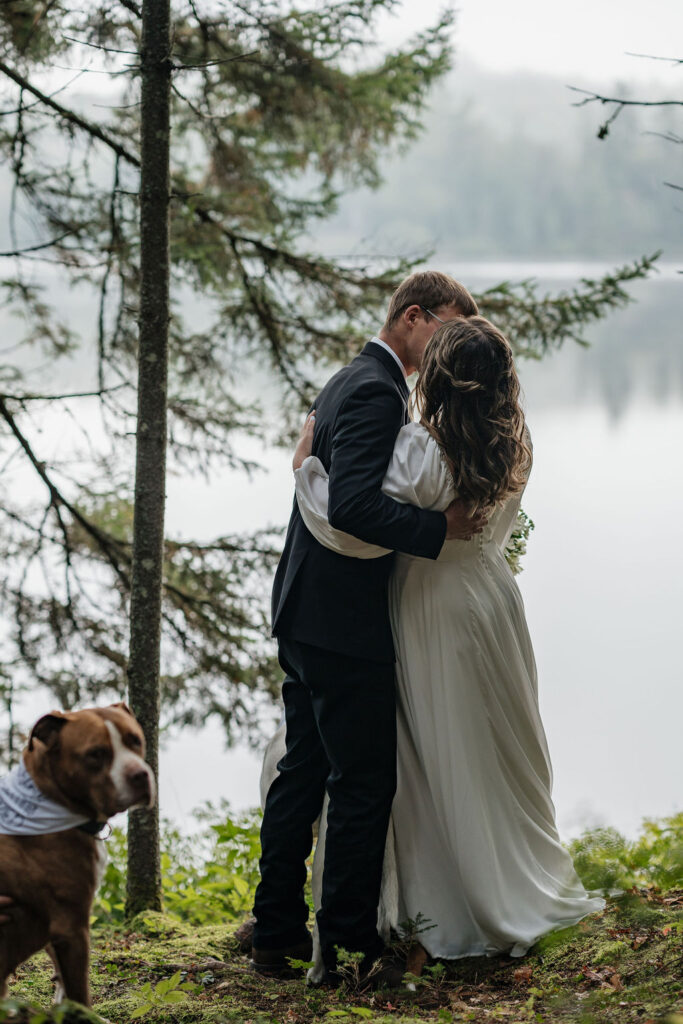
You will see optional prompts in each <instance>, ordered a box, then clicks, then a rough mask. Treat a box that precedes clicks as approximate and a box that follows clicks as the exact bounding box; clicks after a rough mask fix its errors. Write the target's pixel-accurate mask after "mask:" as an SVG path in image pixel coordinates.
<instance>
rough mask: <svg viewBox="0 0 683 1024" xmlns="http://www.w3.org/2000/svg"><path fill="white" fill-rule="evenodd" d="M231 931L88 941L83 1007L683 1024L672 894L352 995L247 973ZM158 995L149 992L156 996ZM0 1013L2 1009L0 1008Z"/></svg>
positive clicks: (151, 1014)
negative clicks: (506, 952)
mask: <svg viewBox="0 0 683 1024" xmlns="http://www.w3.org/2000/svg"><path fill="white" fill-rule="evenodd" d="M233 931H234V926H230V927H220V926H207V927H202V928H191V927H188V926H187V925H186V924H183V923H181V922H178V921H176V920H175V919H172V918H169V917H164V916H162V915H157V914H145V915H140V916H139V917H138V918H137V919H136V920H135V921H134V922H133V927H132V928H131V929H129V930H127V931H105V930H101V931H96V932H95V933H94V935H93V953H92V965H91V979H92V987H93V997H94V1004H95V1009H96V1011H97V1012H98V1014H100V1015H101V1016H102V1017H104V1018H106V1019H108V1020H109V1021H111V1022H112V1024H128V1022H129V1021H131V1020H132V1019H134V1014H135V1011H136V1010H137V1011H138V1014H142V1016H139V1017H138V1019H142V1020H143V1021H149V1022H155V1024H195V1022H196V1024H200V1022H201V1024H221V1022H222V1024H233V1022H243V1024H249V1022H251V1024H315V1022H317V1021H323V1020H327V1021H328V1022H334V1021H336V1020H339V1021H342V1020H344V1015H346V1020H347V1021H354V1020H355V1021H360V1020H362V1019H367V1020H368V1021H370V1022H371V1024H408V1022H418V1021H436V1022H439V1024H449V1022H460V1021H473V1022H475V1024H483V1022H484V1021H486V1022H488V1021H496V1020H501V1021H507V1022H510V1024H517V1022H529V1021H537V1022H539V1024H542V1022H558V1024H612V1022H615V1024H616V1022H619V1024H627V1022H634V1024H635V1022H639V1024H649V1022H655V1021H657V1022H659V1021H665V1020H666V1021H668V1022H671V1024H683V983H682V980H681V979H682V977H683V890H681V889H678V890H671V891H669V892H668V893H660V892H657V891H656V890H634V891H632V892H630V893H628V894H626V895H624V896H622V897H620V898H619V899H612V900H610V901H609V904H608V907H607V909H606V910H605V911H604V912H603V913H602V914H599V915H594V916H593V917H591V918H589V919H587V920H586V921H584V922H581V924H579V925H578V926H576V927H575V928H570V929H566V930H565V931H562V932H557V933H554V934H552V935H550V936H547V937H546V938H544V939H543V940H541V941H540V942H539V943H538V944H537V945H536V946H535V947H534V949H533V950H532V951H531V952H530V953H529V954H528V955H527V956H526V957H524V958H522V959H515V960H512V959H509V958H507V957H500V958H493V959H486V958H476V959H470V960H461V961H457V962H453V963H450V964H448V965H447V970H446V971H445V972H443V973H442V974H441V975H440V974H439V971H438V970H437V971H436V973H435V972H434V971H433V969H432V970H430V969H429V968H428V969H427V971H426V973H425V974H424V976H423V977H422V979H420V981H419V982H418V983H417V986H416V988H415V990H414V991H411V990H409V989H408V988H404V989H402V990H400V991H396V992H382V993H374V994H373V993H369V992H368V993H363V992H358V991H353V990H352V989H351V988H349V987H342V989H340V990H338V991H329V990H325V989H319V990H311V989H307V988H306V987H305V985H304V982H303V980H292V981H275V980H266V979H263V978H261V977H258V976H256V975H253V974H251V973H250V972H249V970H248V961H247V959H246V958H245V957H244V956H242V955H240V953H239V952H238V950H237V947H236V943H235V940H234V939H233V938H232V933H233ZM178 972H183V973H182V980H183V981H184V982H185V981H189V982H192V983H194V986H195V991H193V992H192V993H187V992H186V993H185V994H184V995H183V996H178V997H177V1000H178V1001H176V1002H173V1003H168V1004H165V1003H160V1004H159V1005H157V1006H155V1007H151V1008H148V1009H147V1010H146V1012H144V1013H143V1012H142V1011H143V1008H144V1007H145V1005H146V1003H147V1002H148V1000H146V998H145V996H144V985H145V984H146V983H150V984H151V986H152V989H154V987H155V986H156V985H157V984H158V983H159V982H160V981H162V980H163V979H167V978H170V977H171V976H173V975H174V974H177V973H178ZM50 973H51V971H50V963H49V961H48V959H47V957H46V956H45V955H44V954H40V955H39V956H37V957H35V958H34V959H33V960H32V961H31V962H30V963H28V964H25V965H24V966H23V967H22V968H21V969H20V970H19V971H18V973H17V976H16V978H15V979H14V980H13V982H12V984H11V986H10V995H11V997H12V1001H13V1002H14V1005H15V1010H14V1012H13V1014H12V1015H11V1016H5V1017H3V1014H2V1011H0V1020H3V1019H6V1020H13V1021H17V1022H21V1024H28V1022H29V1021H31V1020H32V1017H31V1013H30V1012H28V1011H27V1010H26V1009H19V1002H18V1001H21V1002H24V1003H25V1004H31V1005H32V1006H33V1007H36V1008H38V1007H39V1008H41V1009H42V1010H43V1011H46V1010H47V1009H48V1007H49V1004H50V997H51V983H50ZM161 998H162V996H161V995H159V999H161ZM0 1005H2V1004H0ZM86 1019H87V1018H86V1017H85V1015H82V1014H80V1013H79V1011H78V1010H77V1009H76V1008H72V1009H70V1010H68V1011H67V1010H66V1008H64V1009H63V1010H62V1012H61V1013H59V1012H56V1011H49V1013H48V1015H46V1016H43V1015H42V1014H41V1015H40V1016H38V1017H34V1020H35V1021H36V1022H37V1024H38V1022H39V1024H51V1022H53V1021H54V1022H58V1024H72V1022H73V1024H75V1022H76V1021H85V1020H86Z"/></svg>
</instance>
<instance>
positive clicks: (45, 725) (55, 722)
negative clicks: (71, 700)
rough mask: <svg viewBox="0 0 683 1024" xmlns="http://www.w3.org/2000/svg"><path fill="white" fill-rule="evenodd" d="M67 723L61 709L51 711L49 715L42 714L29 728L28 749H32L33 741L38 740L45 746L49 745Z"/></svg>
mask: <svg viewBox="0 0 683 1024" xmlns="http://www.w3.org/2000/svg"><path fill="white" fill-rule="evenodd" d="M66 723H67V717H66V715H64V714H63V713H62V712H61V711H53V712H52V713H51V714H49V715H43V717H42V718H39V719H38V721H37V722H36V724H35V725H34V726H33V728H32V729H31V735H30V736H29V738H28V749H29V750H33V741H34V740H40V742H41V743H44V744H45V746H46V747H47V746H49V745H50V743H53V742H54V741H55V739H56V738H57V737H58V736H59V734H60V732H61V731H62V729H63V728H64V726H65V725H66Z"/></svg>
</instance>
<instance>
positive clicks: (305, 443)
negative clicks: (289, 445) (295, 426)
mask: <svg viewBox="0 0 683 1024" xmlns="http://www.w3.org/2000/svg"><path fill="white" fill-rule="evenodd" d="M314 430H315V410H314V411H313V412H310V413H309V414H308V416H307V417H306V422H305V423H304V425H303V427H302V428H301V433H300V434H299V440H298V443H297V446H296V448H295V449H294V458H293V459H292V469H301V467H302V465H303V461H304V459H307V458H308V456H309V455H310V454H311V452H312V451H313V431H314Z"/></svg>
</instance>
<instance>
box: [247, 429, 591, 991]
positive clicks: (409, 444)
mask: <svg viewBox="0 0 683 1024" xmlns="http://www.w3.org/2000/svg"><path fill="white" fill-rule="evenodd" d="M295 476H296V492H297V499H298V503H299V508H300V510H301V514H302V516H303V519H304V522H305V523H306V526H307V527H308V529H309V530H310V531H311V532H312V533H313V535H314V536H315V537H316V539H317V540H318V541H319V542H320V543H321V544H324V545H325V546H326V547H329V548H332V549H334V550H335V551H338V552H340V553H341V554H344V555H348V556H351V557H357V558H372V557H377V556H379V555H382V554H386V550H385V549H383V548H379V547H376V546H373V545H369V544H365V543H363V542H362V541H360V540H358V539H357V538H354V537H350V536H349V535H348V534H344V533H341V532H340V531H337V530H334V529H332V527H330V525H329V523H328V521H327V485H328V478H327V474H326V472H325V469H324V467H323V465H322V463H321V462H320V461H319V460H318V459H317V458H315V457H312V456H311V457H309V458H308V459H306V460H305V462H304V464H303V466H302V467H301V469H299V470H297V472H296V474H295ZM382 490H383V491H384V492H385V493H386V494H388V495H389V496H390V497H392V498H394V499H396V500H397V501H400V502H410V503H412V504H414V505H418V506H420V507H422V508H429V509H437V510H443V509H445V508H446V507H447V506H448V505H449V504H450V502H451V501H452V500H453V498H454V496H455V495H454V489H453V482H452V478H451V474H450V472H449V470H448V468H447V465H446V462H445V460H444V458H443V456H442V453H441V450H440V449H439V447H438V445H437V444H436V443H435V441H434V440H433V439H432V438H431V437H430V435H429V434H428V432H427V431H426V430H425V429H424V428H423V427H421V426H420V425H419V424H415V423H410V424H408V425H407V426H405V427H403V429H402V430H401V431H400V433H399V435H398V438H397V440H396V445H395V448H394V454H393V458H392V460H391V462H390V464H389V468H388V470H387V473H386V476H385V479H384V483H383V485H382ZM520 500H521V495H515V496H513V497H511V498H509V499H508V500H507V501H506V502H504V503H503V504H502V505H500V506H498V507H497V508H496V509H495V511H494V512H493V514H492V515H491V517H490V519H489V522H488V525H487V526H486V528H485V530H484V532H483V533H482V534H480V535H479V536H478V537H476V538H475V539H473V540H471V541H457V540H454V541H446V542H445V543H444V546H443V549H442V551H441V553H440V555H439V557H438V559H437V560H436V561H432V560H429V559H424V558H416V557H413V556H411V555H405V554H400V553H399V554H397V556H396V563H395V567H394V570H393V574H392V577H391V582H390V593H389V603H390V614H391V623H392V629H393V634H394V643H395V649H396V678H397V714H398V787H397V792H396V797H395V799H394V803H393V808H392V819H391V823H390V827H389V836H388V841H387V852H386V857H385V865H384V877H383V882H382V896H381V904H380V911H379V926H380V930H381V931H383V932H384V933H385V934H386V933H387V931H388V928H389V927H394V928H396V926H397V925H398V924H399V923H400V922H403V921H406V920H408V919H412V920H415V919H416V918H417V917H418V915H422V917H423V918H427V919H428V925H430V926H432V927H430V928H429V930H425V931H424V932H422V933H421V934H420V936H419V941H420V942H421V943H422V945H423V946H424V947H425V949H426V950H427V951H428V953H430V954H431V955H432V956H435V957H444V958H447V959H455V958H459V957H465V956H477V955H482V954H494V953H498V952H503V951H505V952H508V953H509V954H510V955H511V956H521V955H523V954H524V953H525V952H526V951H527V950H528V948H529V947H530V946H531V945H532V944H533V943H534V942H535V941H536V939H538V938H539V937H540V936H541V935H543V934H545V933H546V932H549V931H551V930H553V929H556V928H560V927H563V926H567V925H570V924H574V923H576V922H577V921H579V920H580V919H581V918H583V917H585V916H586V915H587V914H591V913H593V912H595V911H598V910H601V909H602V908H603V907H604V905H605V904H604V900H602V899H601V898H599V897H590V896H589V895H588V894H587V893H586V891H585V890H584V888H583V886H582V884H581V882H580V880H579V878H578V876H577V874H576V872H575V870H574V867H573V865H572V861H571V858H570V856H569V854H568V853H567V851H566V850H565V849H564V847H563V846H562V845H561V843H560V840H559V836H558V833H557V828H556V825H555V810H554V807H553V803H552V800H551V787H552V769H551V764H550V757H549V754H548V747H547V743H546V737H545V733H544V730H543V723H542V721H541V717H540V714H539V708H538V695H537V680H536V666H535V662H534V654H533V649H532V646H531V641H530V638H529V633H528V630H527V624H526V619H525V615H524V606H523V603H522V597H521V594H520V592H519V589H518V587H517V584H516V583H515V579H514V576H513V574H512V572H511V571H510V568H509V566H508V564H507V562H506V559H505V547H506V545H507V543H508V541H509V538H510V534H511V533H512V530H513V529H514V526H515V523H516V521H517V512H518V509H519V505H520ZM313 599H314V595H313ZM567 696H568V699H569V698H570V695H567ZM283 743H284V736H283V735H282V734H280V736H279V739H275V744H274V745H275V748H278V746H280V747H281V746H282V744H283ZM275 756H276V750H273V751H272V753H271V765H272V764H273V760H274V758H275ZM266 774H267V773H266ZM320 835H321V839H319V842H318V849H317V851H316V857H315V863H314V872H313V876H314V877H313V890H314V898H315V900H316V905H319V900H320V883H321V875H322V863H323V862H322V857H323V849H324V815H323V819H322V821H321V828H320ZM316 960H317V965H316V968H315V969H314V970H313V972H312V979H311V980H315V978H316V977H318V976H319V975H320V973H321V965H320V957H319V951H318V947H317V943H316Z"/></svg>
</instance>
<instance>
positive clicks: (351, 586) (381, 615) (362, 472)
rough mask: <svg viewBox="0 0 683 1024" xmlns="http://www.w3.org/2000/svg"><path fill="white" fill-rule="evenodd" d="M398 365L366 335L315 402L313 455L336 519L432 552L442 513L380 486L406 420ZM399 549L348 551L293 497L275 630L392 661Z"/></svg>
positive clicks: (416, 551)
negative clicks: (391, 604)
mask: <svg viewBox="0 0 683 1024" xmlns="http://www.w3.org/2000/svg"><path fill="white" fill-rule="evenodd" d="M407 400H408V386H407V384H406V381H405V378H404V376H403V373H402V372H401V368H400V367H399V366H398V365H397V363H396V361H395V360H394V359H393V357H392V356H391V355H390V354H389V353H388V352H387V351H385V350H384V349H383V348H382V347H381V346H380V345H377V344H375V343H374V342H370V343H369V344H367V345H366V346H365V348H364V349H363V351H362V352H361V353H360V355H358V356H356V358H355V359H354V360H353V362H351V363H350V364H349V365H348V366H345V367H344V368H343V369H341V370H339V372H338V373H336V374H335V375H334V376H333V377H332V378H331V380H329V381H328V383H327V384H326V385H325V387H324V388H323V390H322V391H321V392H320V394H319V395H318V398H317V399H316V401H315V410H316V421H315V433H314V438H313V454H314V455H317V457H318V458H319V459H320V461H321V462H322V463H323V465H324V466H325V469H326V470H327V472H328V473H329V477H330V483H329V494H330V497H329V508H328V515H329V520H330V523H331V524H332V526H334V527H335V528H336V529H339V530H344V531H345V532H346V533H350V534H352V535H353V536H354V537H359V538H360V539H361V540H364V541H368V542H369V543H371V544H379V545H381V546H382V547H386V548H391V549H392V551H404V552H407V553H408V554H411V555H419V556H420V557H422V558H436V557H437V555H438V554H439V552H440V550H441V547H442V544H443V542H444V538H445V536H446V519H445V516H444V515H443V513H441V512H429V511H426V510H423V509H419V508H416V507H415V506H413V505H402V504H400V503H399V502H396V501H394V500H393V499H391V498H389V497H387V495H385V494H384V493H383V492H382V489H381V488H382V481H383V479H384V474H385V473H386V470H387V466H388V464H389V460H390V459H391V456H392V452H393V449H394V442H395V441H396V436H397V434H398V432H399V430H400V429H401V427H402V426H403V424H404V423H406V422H407V412H406V408H407ZM393 558H394V556H393V554H389V555H385V556H384V557H382V558H368V559H359V558H349V557H347V556H345V555H339V554H337V553H336V552H334V551H330V550H329V549H328V548H325V547H323V546H322V545H321V544H319V543H318V541H316V540H315V538H314V537H313V535H312V534H311V533H310V532H309V531H308V529H307V528H306V526H305V525H304V522H303V520H302V518H301V515H300V514H299V508H298V505H297V502H296V497H295V499H294V507H293V510H292V516H291V519H290V521H289V528H288V530H287V538H286V540H285V547H284V551H283V553H282V557H281V559H280V563H279V565H278V568H277V572H276V574H275V584H274V587H273V609H272V611H273V633H274V634H275V635H276V636H286V637H290V638H292V639H294V640H299V641H300V642H302V643H307V644H313V645H314V646H316V647H322V648H325V649H327V650H330V651H336V652H338V653H341V654H347V655H351V656H353V657H357V658H368V659H370V660H373V661H380V662H387V661H389V662H390V661H393V660H394V648H393V641H392V636H391V626H390V623H389V608H388V601H387V587H388V581H389V574H390V572H391V568H392V563H393Z"/></svg>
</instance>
